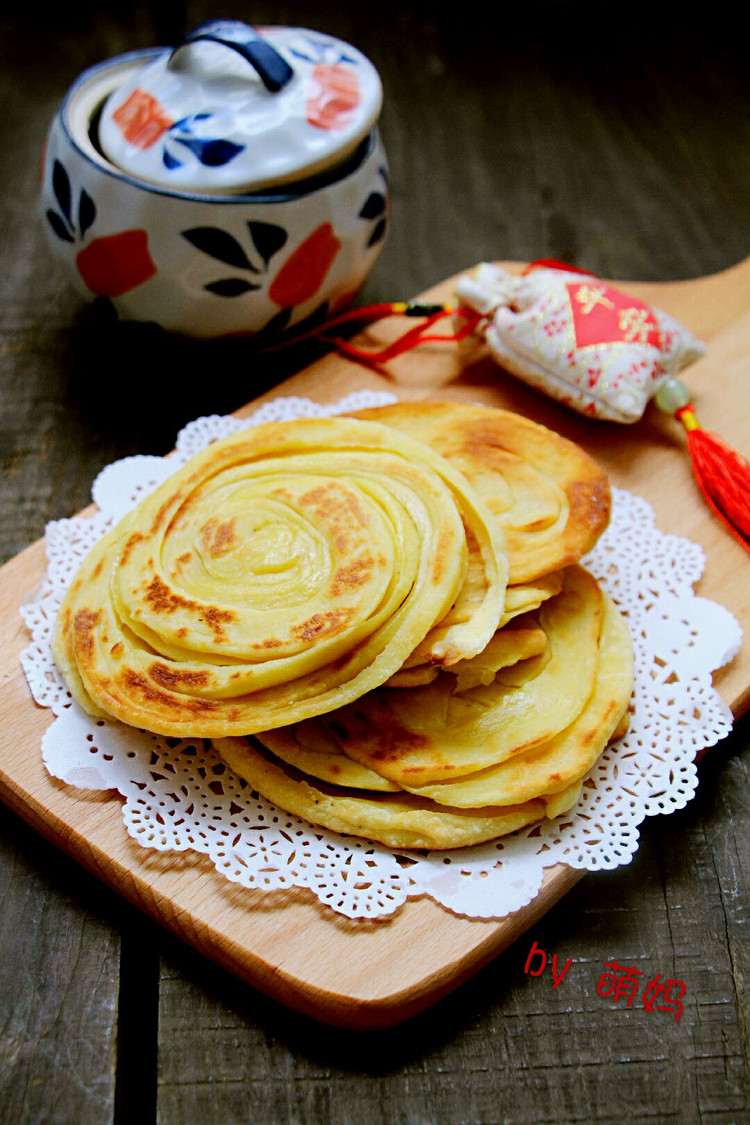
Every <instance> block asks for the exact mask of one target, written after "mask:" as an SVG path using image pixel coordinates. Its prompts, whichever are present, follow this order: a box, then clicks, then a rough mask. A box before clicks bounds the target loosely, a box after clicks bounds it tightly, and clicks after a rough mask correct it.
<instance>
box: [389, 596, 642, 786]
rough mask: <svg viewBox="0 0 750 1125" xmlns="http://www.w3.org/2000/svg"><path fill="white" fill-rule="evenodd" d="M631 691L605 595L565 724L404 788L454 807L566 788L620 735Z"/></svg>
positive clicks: (628, 659) (626, 657)
mask: <svg viewBox="0 0 750 1125" xmlns="http://www.w3.org/2000/svg"><path fill="white" fill-rule="evenodd" d="M632 690H633V642H632V640H631V639H630V633H629V632H628V628H627V625H626V624H625V621H624V620H623V618H622V616H621V615H620V613H619V611H618V609H617V607H616V606H615V604H614V602H613V601H612V600H611V598H609V597H608V596H607V595H606V594H605V596H604V617H603V621H602V630H601V634H600V637H599V655H598V662H597V668H596V679H595V683H594V688H593V691H592V693H591V695H590V697H589V699H588V700H587V702H586V705H585V707H584V708H583V710H582V712H581V714H580V715H579V716H578V717H577V718H576V719H575V720H574V721H573V722H572V723H571V724H570V726H568V727H566V728H565V730H563V731H561V732H560V733H559V734H557V735H555V737H554V738H551V739H549V740H547V741H546V742H542V743H540V744H539V745H538V746H535V747H533V748H532V749H531V750H526V751H523V752H522V753H520V754H516V755H514V756H513V757H511V758H508V759H506V760H505V761H504V762H501V763H500V764H499V765H495V766H490V767H489V768H487V769H484V770H479V771H477V772H476V773H472V774H468V775H467V776H465V777H461V778H456V779H455V780H452V781H444V782H438V783H436V784H434V785H424V786H418V787H417V786H414V787H412V786H407V788H408V789H409V790H410V791H411V792H413V793H416V794H417V795H418V796H420V797H429V798H430V799H431V800H433V801H437V802H438V804H441V805H442V804H444V805H449V806H451V807H458V808H475V807H482V806H484V805H509V804H519V803H521V802H523V801H528V800H530V799H531V798H533V797H537V796H539V795H540V794H543V793H544V794H551V793H557V792H561V791H563V790H567V789H568V788H569V787H570V786H571V785H573V784H574V783H575V782H577V781H580V779H581V778H583V777H584V776H585V775H586V774H587V773H588V772H589V770H590V769H591V767H592V766H593V764H594V762H595V761H596V760H597V758H598V757H599V755H600V754H601V753H602V751H603V750H604V748H605V747H606V746H607V744H608V743H609V742H610V741H611V740H612V739H614V738H615V737H617V735H618V734H619V733H620V723H621V720H622V718H623V716H624V715H626V714H627V709H628V703H629V702H630V696H631V693H632Z"/></svg>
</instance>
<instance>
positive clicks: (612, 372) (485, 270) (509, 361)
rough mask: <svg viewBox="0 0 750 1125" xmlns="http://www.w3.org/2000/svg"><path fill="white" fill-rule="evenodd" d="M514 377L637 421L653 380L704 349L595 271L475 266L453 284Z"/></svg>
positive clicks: (594, 410)
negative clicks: (517, 272) (481, 320)
mask: <svg viewBox="0 0 750 1125" xmlns="http://www.w3.org/2000/svg"><path fill="white" fill-rule="evenodd" d="M456 296H457V298H458V300H459V301H460V302H461V304H462V305H464V306H468V307H469V308H471V309H473V310H474V311H475V312H477V313H479V314H480V315H481V316H483V317H484V318H485V321H484V323H483V324H482V327H481V329H480V331H482V332H483V334H484V336H485V337H486V340H487V344H488V346H489V348H490V350H491V352H492V354H493V355H494V357H495V358H496V359H497V361H498V362H499V363H500V364H501V365H502V366H503V367H504V368H505V369H506V370H507V371H509V372H510V373H511V374H512V375H515V376H517V377H518V378H520V379H522V380H523V381H524V382H526V383H528V384H530V385H531V386H533V387H535V388H536V389H537V390H540V391H543V392H544V393H545V394H547V395H550V396H551V397H552V398H554V399H557V400H558V401H559V402H562V403H564V404H565V405H566V406H569V407H571V408H572V409H574V410H577V411H579V412H580V413H582V414H585V415H587V416H589V417H593V418H601V419H605V420H607V421H611V422H637V421H638V419H639V418H641V417H642V415H643V412H644V410H645V409H646V406H647V404H648V402H649V400H650V399H651V398H652V396H653V395H655V394H656V392H657V391H658V389H659V387H660V385H661V383H662V382H663V381H664V380H665V379H667V378H669V377H674V376H676V374H677V372H679V371H681V370H682V369H683V368H684V367H687V366H688V364H690V363H693V362H694V361H695V360H696V359H699V358H700V357H701V356H702V355H703V354H704V352H705V348H704V345H703V344H702V343H701V342H700V340H698V339H697V338H696V337H695V336H694V335H693V334H692V332H690V331H689V330H688V329H687V328H685V327H684V326H683V325H681V324H680V323H679V322H678V321H676V320H675V319H674V318H673V317H671V316H669V315H668V314H667V313H664V312H662V311H660V310H659V309H656V308H653V307H652V306H650V305H648V304H646V303H644V302H643V301H639V300H637V299H636V298H635V297H631V296H628V295H627V294H625V293H623V292H621V291H620V290H618V289H616V288H614V287H613V286H612V285H610V284H609V283H608V282H606V281H602V280H600V279H599V278H597V277H595V276H594V275H592V274H590V273H587V272H584V271H578V270H575V269H573V268H571V267H568V266H564V265H562V264H559V263H554V264H548V263H546V262H538V263H532V265H531V266H528V267H527V268H526V270H525V271H524V272H523V274H521V276H515V275H513V274H510V273H508V272H507V271H506V270H503V269H502V268H501V267H499V266H496V265H493V264H489V263H482V264H480V265H479V266H478V267H477V268H476V269H475V270H474V271H473V272H472V273H471V274H469V275H467V276H466V277H464V278H462V279H461V281H460V282H459V284H458V286H457V289H456Z"/></svg>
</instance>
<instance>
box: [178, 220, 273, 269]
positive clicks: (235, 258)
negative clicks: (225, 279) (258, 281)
mask: <svg viewBox="0 0 750 1125" xmlns="http://www.w3.org/2000/svg"><path fill="white" fill-rule="evenodd" d="M182 237H183V238H186V239H187V240H188V242H190V243H191V244H192V245H193V246H195V247H196V249H198V250H202V251H203V253H204V254H208V255H210V257H212V258H216V259H217V260H218V261H220V262H224V263H226V265H228V266H236V267H237V268H238V269H241V270H250V271H251V273H259V272H260V270H258V269H257V268H256V267H255V266H254V265H253V264H252V263H251V262H250V261H249V259H248V257H247V254H246V253H245V251H244V250H243V249H242V247H241V246H240V244H239V242H238V241H237V239H236V238H233V237H232V235H231V234H228V233H227V231H225V230H221V229H220V228H219V227H193V228H192V229H191V230H184V231H182Z"/></svg>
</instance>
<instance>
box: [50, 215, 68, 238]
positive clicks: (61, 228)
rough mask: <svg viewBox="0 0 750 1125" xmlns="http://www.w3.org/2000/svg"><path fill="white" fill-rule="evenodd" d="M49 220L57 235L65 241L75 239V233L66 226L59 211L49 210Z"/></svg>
mask: <svg viewBox="0 0 750 1125" xmlns="http://www.w3.org/2000/svg"><path fill="white" fill-rule="evenodd" d="M47 222H48V223H49V225H50V226H51V227H52V229H53V231H54V232H55V234H56V235H57V237H58V238H61V239H62V240H63V242H72V241H73V235H72V234H71V233H70V231H69V230H68V228H67V227H66V226H65V223H64V222H63V221H62V219H61V218H60V216H59V215H58V213H57V211H47Z"/></svg>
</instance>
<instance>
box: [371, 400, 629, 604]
mask: <svg viewBox="0 0 750 1125" xmlns="http://www.w3.org/2000/svg"><path fill="white" fill-rule="evenodd" d="M354 417H357V418H366V419H369V420H371V421H378V422H382V423H385V424H386V425H388V426H391V427H393V428H394V429H396V430H397V431H398V432H399V433H405V434H409V435H410V436H411V437H415V438H418V439H419V440H420V441H423V442H425V443H426V444H427V445H429V446H431V447H432V448H433V449H435V450H437V451H438V452H439V453H441V454H442V455H443V456H444V457H447V458H448V460H449V461H450V462H451V463H452V464H454V465H455V466H456V467H457V468H458V469H460V470H461V472H462V473H463V474H464V475H465V476H466V477H467V478H468V479H469V480H470V481H471V483H472V485H473V486H474V488H475V489H476V490H477V492H478V493H479V494H480V495H481V496H482V497H483V499H484V500H485V501H486V503H487V504H488V506H489V507H490V509H491V510H492V511H493V512H494V514H495V516H496V517H497V519H498V521H499V523H500V526H501V527H502V529H503V532H504V533H505V537H506V541H507V544H508V554H509V559H510V577H509V581H510V583H511V584H516V583H519V582H528V581H530V580H532V579H534V578H537V577H539V576H540V575H543V574H548V573H549V572H550V571H553V570H557V569H559V568H560V567H564V566H568V565H570V564H571V563H574V562H578V561H579V559H581V558H582V557H583V555H585V554H586V552H587V551H589V550H590V549H591V548H592V547H593V545H594V543H595V542H596V540H597V539H598V538H599V536H600V534H601V533H602V531H603V530H604V528H605V527H606V526H607V523H608V521H609V511H610V490H609V484H608V482H607V478H606V476H605V474H604V473H603V472H602V470H601V469H600V468H599V466H598V465H597V464H596V462H595V461H594V460H592V458H591V457H589V455H588V454H587V453H585V452H584V451H583V450H582V449H581V448H580V447H579V446H577V445H575V444H574V443H573V442H571V441H568V440H567V439H566V438H563V437H561V436H560V435H559V434H556V433H553V432H552V431H551V430H548V429H547V428H546V427H544V426H541V425H539V424H538V423H536V422H532V421H531V420H530V419H528V418H523V417H521V416H520V415H518V414H513V413H510V412H509V411H506V410H496V409H493V408H491V407H486V406H475V405H471V404H465V403H456V402H419V403H409V402H400V403H395V404H394V405H392V406H381V407H376V408H374V409H370V410H362V411H358V412H357V413H356V414H355V415H354Z"/></svg>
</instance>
